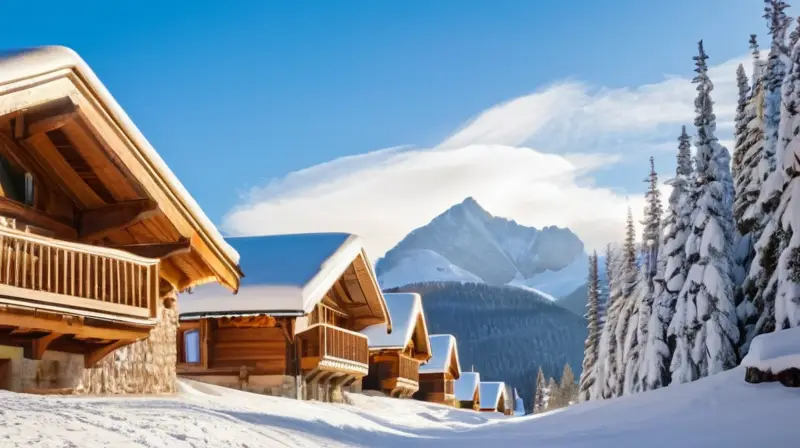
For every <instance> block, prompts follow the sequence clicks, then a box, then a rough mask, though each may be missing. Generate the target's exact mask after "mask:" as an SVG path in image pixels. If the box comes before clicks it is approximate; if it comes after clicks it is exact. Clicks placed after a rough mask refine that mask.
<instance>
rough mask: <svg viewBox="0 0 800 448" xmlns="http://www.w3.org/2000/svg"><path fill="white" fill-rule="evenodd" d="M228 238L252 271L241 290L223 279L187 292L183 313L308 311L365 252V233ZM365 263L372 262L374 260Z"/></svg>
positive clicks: (182, 299)
mask: <svg viewBox="0 0 800 448" xmlns="http://www.w3.org/2000/svg"><path fill="white" fill-rule="evenodd" d="M227 241H228V243H229V244H230V245H231V246H233V247H234V248H235V250H237V251H238V252H239V253H240V254H241V267H242V270H243V271H244V272H245V275H246V276H245V277H244V278H242V283H241V286H240V288H239V292H238V293H237V294H236V295H233V294H231V293H230V292H229V291H227V290H226V289H224V288H222V287H220V286H219V285H217V284H207V285H203V286H200V287H198V288H196V289H195V290H194V291H193V292H192V294H182V295H181V296H180V297H179V299H178V301H179V304H178V305H179V307H178V310H179V312H180V315H181V318H187V317H202V316H219V315H243V314H259V313H264V314H273V315H275V314H286V315H302V314H307V313H309V312H311V311H312V310H313V309H314V306H315V305H316V304H317V303H319V302H320V301H321V300H322V299H323V297H324V296H325V294H326V293H327V292H328V291H329V290H330V289H331V288H332V287H333V285H334V283H335V282H336V281H337V280H338V279H339V278H340V277H341V276H342V274H344V272H345V270H346V269H347V268H348V267H349V266H350V265H351V264H352V263H353V261H354V260H355V259H356V258H357V257H359V256H362V257H365V255H364V253H363V246H362V242H361V238H359V237H358V236H355V235H350V234H347V233H306V234H294V235H266V236H250V237H236V238H228V239H227ZM365 261H366V260H365ZM365 264H366V265H367V266H368V267H369V262H368V261H367V262H366V263H365ZM370 275H371V277H372V279H373V283H374V285H371V286H372V287H373V288H374V289H375V290H376V291H377V294H378V296H379V298H380V302H381V303H380V307H381V308H382V310H381V311H382V312H383V314H384V316H385V318H386V320H387V323H386V325H387V326H388V327H389V329H391V320H390V317H389V313H388V311H387V310H386V303H385V301H384V300H383V295H382V293H381V292H380V289H379V288H378V287H377V283H375V279H374V277H375V276H374V274H373V273H371V272H370Z"/></svg>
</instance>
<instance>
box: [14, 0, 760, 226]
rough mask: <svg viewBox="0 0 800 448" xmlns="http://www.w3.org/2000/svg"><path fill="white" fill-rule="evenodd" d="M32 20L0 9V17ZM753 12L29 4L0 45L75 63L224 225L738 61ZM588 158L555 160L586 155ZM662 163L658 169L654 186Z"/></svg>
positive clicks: (697, 7) (602, 172) (714, 2)
mask: <svg viewBox="0 0 800 448" xmlns="http://www.w3.org/2000/svg"><path fill="white" fill-rule="evenodd" d="M29 9H30V6H29V5H25V4H24V3H19V2H17V3H12V4H9V5H4V16H5V17H12V18H13V17H26V16H29V14H30V11H29ZM761 10H762V4H761V2H759V1H746V0H671V1H646V2H643V1H641V0H639V1H634V0H614V1H603V2H601V1H595V0H574V1H572V2H569V6H568V7H567V8H565V6H564V3H563V2H558V1H555V0H548V1H544V0H542V1H526V0H517V1H510V0H506V1H503V0H495V1H489V0H485V1H484V0H480V1H479V0H469V1H462V0H436V1H430V0H427V1H426V0H405V1H389V0H383V1H374V0H373V1H369V0H350V1H341V2H329V1H277V0H275V1H265V0H262V1H249V0H240V1H236V2H219V1H213V2H212V1H193V2H178V1H175V2H156V1H118V2H107V1H104V2H96V1H85V2H81V5H80V8H78V7H75V5H74V4H70V3H68V2H66V3H65V2H60V1H58V2H57V1H44V0H43V1H41V2H37V4H36V17H35V20H7V21H5V22H6V23H4V29H3V33H2V37H0V42H2V46H3V47H5V48H17V47H27V46H35V45H44V44H60V45H66V46H69V47H71V48H73V49H75V50H76V51H78V53H79V54H81V55H82V57H83V58H84V59H85V60H86V61H87V62H88V63H89V65H90V66H91V67H92V68H93V69H94V70H95V72H96V73H97V74H98V76H99V77H100V79H101V80H102V81H103V82H104V83H105V84H106V85H107V86H108V88H109V90H110V91H111V92H112V94H113V95H114V96H115V97H116V98H117V100H118V101H119V102H120V103H121V105H122V106H123V108H125V109H126V111H127V112H128V113H129V115H131V117H132V118H133V120H134V122H136V123H137V125H138V126H139V127H140V128H141V129H142V131H143V132H144V134H145V136H146V137H147V138H148V139H149V140H150V141H151V143H153V145H154V146H155V147H156V149H157V150H158V151H159V152H160V153H161V154H162V156H163V157H164V158H165V160H166V161H167V163H168V164H169V165H170V167H171V168H172V169H173V170H174V171H175V172H176V174H178V176H179V178H180V179H181V180H182V181H183V183H184V184H185V185H186V186H187V188H188V189H189V191H190V192H192V194H193V195H194V196H195V197H196V199H197V200H198V202H200V204H201V205H202V206H203V207H204V208H205V209H206V211H207V212H208V214H209V216H210V217H211V218H212V219H213V220H214V221H216V222H221V220H223V217H224V216H225V215H226V213H227V212H228V211H229V210H230V209H231V207H232V206H233V205H235V204H236V203H237V198H239V197H240V195H241V193H242V192H244V191H247V190H249V189H250V188H252V187H259V186H263V185H265V184H267V183H268V182H269V181H270V180H271V179H272V180H273V183H274V182H275V179H277V180H280V179H281V178H282V177H283V176H285V175H287V174H288V173H290V172H293V171H296V170H299V169H302V168H304V167H309V166H313V165H316V164H320V163H323V162H325V161H329V160H334V159H337V158H340V157H342V156H348V155H357V154H363V153H368V152H370V151H374V150H377V149H381V148H388V147H392V146H396V145H403V144H411V145H415V146H417V147H430V146H435V145H437V144H438V143H440V142H442V141H443V140H445V139H446V138H447V137H448V136H450V135H451V134H453V133H454V131H456V130H457V129H458V128H459V127H460V126H462V124H464V123H465V122H467V121H468V120H469V119H470V118H472V117H475V116H476V115H478V114H479V113H481V112H482V111H484V110H486V109H488V108H491V107H492V106H495V105H497V104H499V103H502V102H505V101H508V100H512V99H514V98H517V97H520V96H523V95H526V94H529V93H531V92H534V91H536V90H537V89H541V88H543V87H544V86H548V85H550V84H552V83H554V82H559V81H563V80H579V81H582V82H585V83H586V84H587V85H588V88H590V89H598V88H600V87H603V88H607V89H620V88H632V87H636V86H641V85H643V84H649V83H658V82H660V81H662V80H663V79H664V75H666V74H676V75H683V76H690V75H691V69H692V66H691V64H692V62H691V56H692V55H693V52H694V51H695V48H696V47H695V45H696V41H697V40H698V39H699V38H701V37H703V38H705V39H706V49H707V51H708V52H709V53H710V54H711V56H712V63H721V62H723V61H726V60H729V59H732V58H734V57H737V56H741V55H743V54H744V53H746V51H747V48H746V42H747V38H748V34H749V33H751V32H757V33H759V35H762V36H763V34H764V33H763V30H764V22H763V19H762V18H761V17H760V15H761ZM732 76H733V74H732V73H731V77H732ZM555 107H558V106H557V103H556V106H555ZM689 113H691V110H690V111H689ZM688 123H690V122H687V124H688ZM563 131H565V130H563V129H562V132H563ZM566 131H567V132H568V130H566ZM675 132H677V131H675ZM673 133H674V132H673ZM542 138H543V137H542V136H541V135H540V136H539V138H538V139H534V141H541V140H542ZM609 138H616V139H619V138H621V137H620V136H613V137H609ZM581 142H582V145H586V143H585V142H584V141H581ZM501 143H502V142H501ZM545 146H546V145H545ZM586 146H587V147H583V148H570V151H565V152H576V151H577V152H593V148H592V147H591V145H586ZM544 152H552V151H551V150H549V149H548V148H545V149H544ZM648 156H649V154H639V155H637V157H635V160H636V161H637V163H639V162H641V161H646V159H647V157H648ZM671 163H672V159H671V158H669V157H666V158H664V162H663V167H664V168H663V171H665V172H668V171H669V170H670V169H671V168H670V167H671ZM645 167H646V164H642V163H639V165H637V169H642V170H645V169H646V168H645ZM660 171H662V170H661V169H660ZM644 174H645V173H644V172H639V171H637V170H633V169H630V167H629V166H626V165H625V164H623V165H621V166H620V167H617V168H615V167H606V168H604V169H599V170H598V171H597V172H596V173H595V174H594V175H593V176H592V182H595V183H596V184H597V185H599V186H608V187H615V188H616V187H621V188H626V189H641V187H640V185H643V184H641V182H640V179H643V178H644ZM479 199H480V198H479ZM512 214H513V212H512Z"/></svg>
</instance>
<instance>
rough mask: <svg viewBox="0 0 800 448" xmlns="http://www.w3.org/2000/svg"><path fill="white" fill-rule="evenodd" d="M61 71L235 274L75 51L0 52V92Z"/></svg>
mask: <svg viewBox="0 0 800 448" xmlns="http://www.w3.org/2000/svg"><path fill="white" fill-rule="evenodd" d="M65 69H68V70H71V71H72V72H73V73H74V74H75V75H77V77H78V78H79V79H81V80H82V81H83V82H84V84H85V85H86V87H87V88H88V89H89V90H90V92H91V93H92V94H93V96H94V98H95V99H96V100H97V102H98V103H99V105H100V106H101V108H102V109H103V110H104V111H105V112H106V113H107V114H108V115H109V117H110V118H111V120H112V121H113V122H114V123H115V124H116V125H117V126H118V127H119V128H120V130H121V131H122V132H123V133H124V134H125V137H127V138H128V139H129V140H130V141H131V142H132V143H133V146H134V147H135V148H136V149H138V151H139V155H140V156H141V157H142V158H143V159H144V160H146V161H147V162H149V164H148V167H149V168H150V169H152V170H153V172H154V173H155V174H156V175H157V177H158V179H159V180H161V181H162V182H163V184H164V185H162V188H165V190H167V191H168V192H169V193H170V196H172V199H173V202H174V203H175V204H176V205H177V206H178V207H179V210H180V211H181V212H182V213H183V214H184V215H185V216H187V218H189V220H190V221H193V222H194V224H195V227H196V228H198V229H200V230H201V231H200V232H198V235H199V236H200V237H201V238H202V239H204V240H206V242H207V243H210V244H208V246H209V248H211V250H212V251H214V252H215V253H216V255H217V256H218V257H220V258H221V259H223V260H227V262H228V263H229V264H230V266H231V267H232V268H234V269H236V270H237V271H238V264H239V254H238V253H237V252H236V251H235V250H233V249H232V248H231V247H230V246H229V245H227V244H226V243H225V240H224V239H223V237H222V235H221V234H220V233H219V230H218V229H217V227H216V226H215V225H214V224H213V223H212V222H211V220H210V219H208V216H206V214H205V212H203V210H202V209H201V208H200V206H199V205H198V204H197V201H195V199H194V198H193V197H192V195H191V194H189V192H188V191H187V190H186V188H185V187H184V186H183V184H181V182H180V181H179V180H178V178H177V177H176V176H175V174H174V173H173V172H172V170H170V168H169V167H168V166H167V164H166V163H165V162H164V160H163V159H162V158H161V156H160V155H159V154H158V152H156V150H155V149H154V148H153V147H152V146H151V145H150V143H149V142H148V141H147V139H146V138H145V137H144V135H142V133H141V131H139V128H137V127H136V125H135V124H134V123H133V121H132V120H131V119H130V117H129V116H128V114H127V113H125V111H124V110H123V109H122V107H121V106H120V105H119V103H117V101H116V100H115V99H114V97H113V96H112V95H111V93H110V92H109V91H108V89H106V87H105V85H103V83H102V82H101V81H100V79H99V78H98V77H97V75H95V73H94V72H93V71H92V69H91V68H89V65H88V64H86V62H85V61H84V60H83V59H82V58H81V57H80V56H79V55H78V54H77V53H76V52H75V51H73V50H72V49H70V48H67V47H62V46H44V47H37V48H29V49H21V50H13V51H4V52H0V92H2V91H6V90H10V89H15V88H17V87H18V86H17V85H16V84H17V83H18V82H21V81H24V80H26V79H28V78H32V77H35V76H41V75H46V74H48V73H53V72H57V71H60V70H65Z"/></svg>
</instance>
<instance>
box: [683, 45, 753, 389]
mask: <svg viewBox="0 0 800 448" xmlns="http://www.w3.org/2000/svg"><path fill="white" fill-rule="evenodd" d="M707 59H708V56H707V55H706V53H705V51H704V49H703V41H700V42H699V44H698V56H695V57H694V60H695V65H696V68H695V72H696V76H695V77H694V79H693V81H692V82H693V83H695V84H696V85H697V97H696V98H695V112H696V117H695V122H694V124H695V128H696V132H697V135H696V137H695V147H696V148H697V155H696V158H695V173H694V184H695V185H694V188H693V191H692V193H693V195H692V201H691V202H692V205H693V210H692V215H691V226H690V231H689V235H688V237H687V241H686V257H687V261H688V263H689V271H688V274H687V277H686V282H685V283H684V285H683V288H682V289H681V291H680V294H679V295H678V301H677V304H676V312H675V315H674V316H673V319H672V322H671V323H670V327H671V328H670V331H671V332H672V333H673V334H675V335H676V338H677V341H676V342H677V345H676V352H675V355H674V356H673V358H672V365H671V371H672V381H673V382H678V383H683V382H688V381H693V380H695V379H697V378H700V377H704V376H707V375H713V374H716V373H719V372H721V371H723V370H726V369H729V368H731V367H733V366H735V365H736V363H737V362H738V355H737V350H736V344H737V342H738V339H739V330H738V328H737V323H738V322H737V318H736V310H735V307H734V302H733V278H732V264H733V263H732V259H731V252H732V248H733V237H734V223H733V215H732V207H733V180H732V179H731V174H730V155H729V153H728V150H727V149H726V148H725V147H723V146H722V145H720V144H719V142H718V141H717V138H716V136H715V134H714V133H715V130H716V117H715V116H714V111H713V102H712V100H711V91H712V89H713V84H712V83H711V79H709V77H708V66H707V63H706V60H707ZM672 327H674V328H672Z"/></svg>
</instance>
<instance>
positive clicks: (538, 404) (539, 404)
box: [533, 367, 547, 414]
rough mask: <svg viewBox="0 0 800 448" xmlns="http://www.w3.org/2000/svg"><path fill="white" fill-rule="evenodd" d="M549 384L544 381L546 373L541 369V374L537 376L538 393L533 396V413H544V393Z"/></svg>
mask: <svg viewBox="0 0 800 448" xmlns="http://www.w3.org/2000/svg"><path fill="white" fill-rule="evenodd" d="M546 387H547V384H546V383H545V381H544V372H542V368H541V367H539V373H537V374H536V392H534V395H533V413H534V414H539V413H541V412H544V393H545V388H546Z"/></svg>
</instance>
